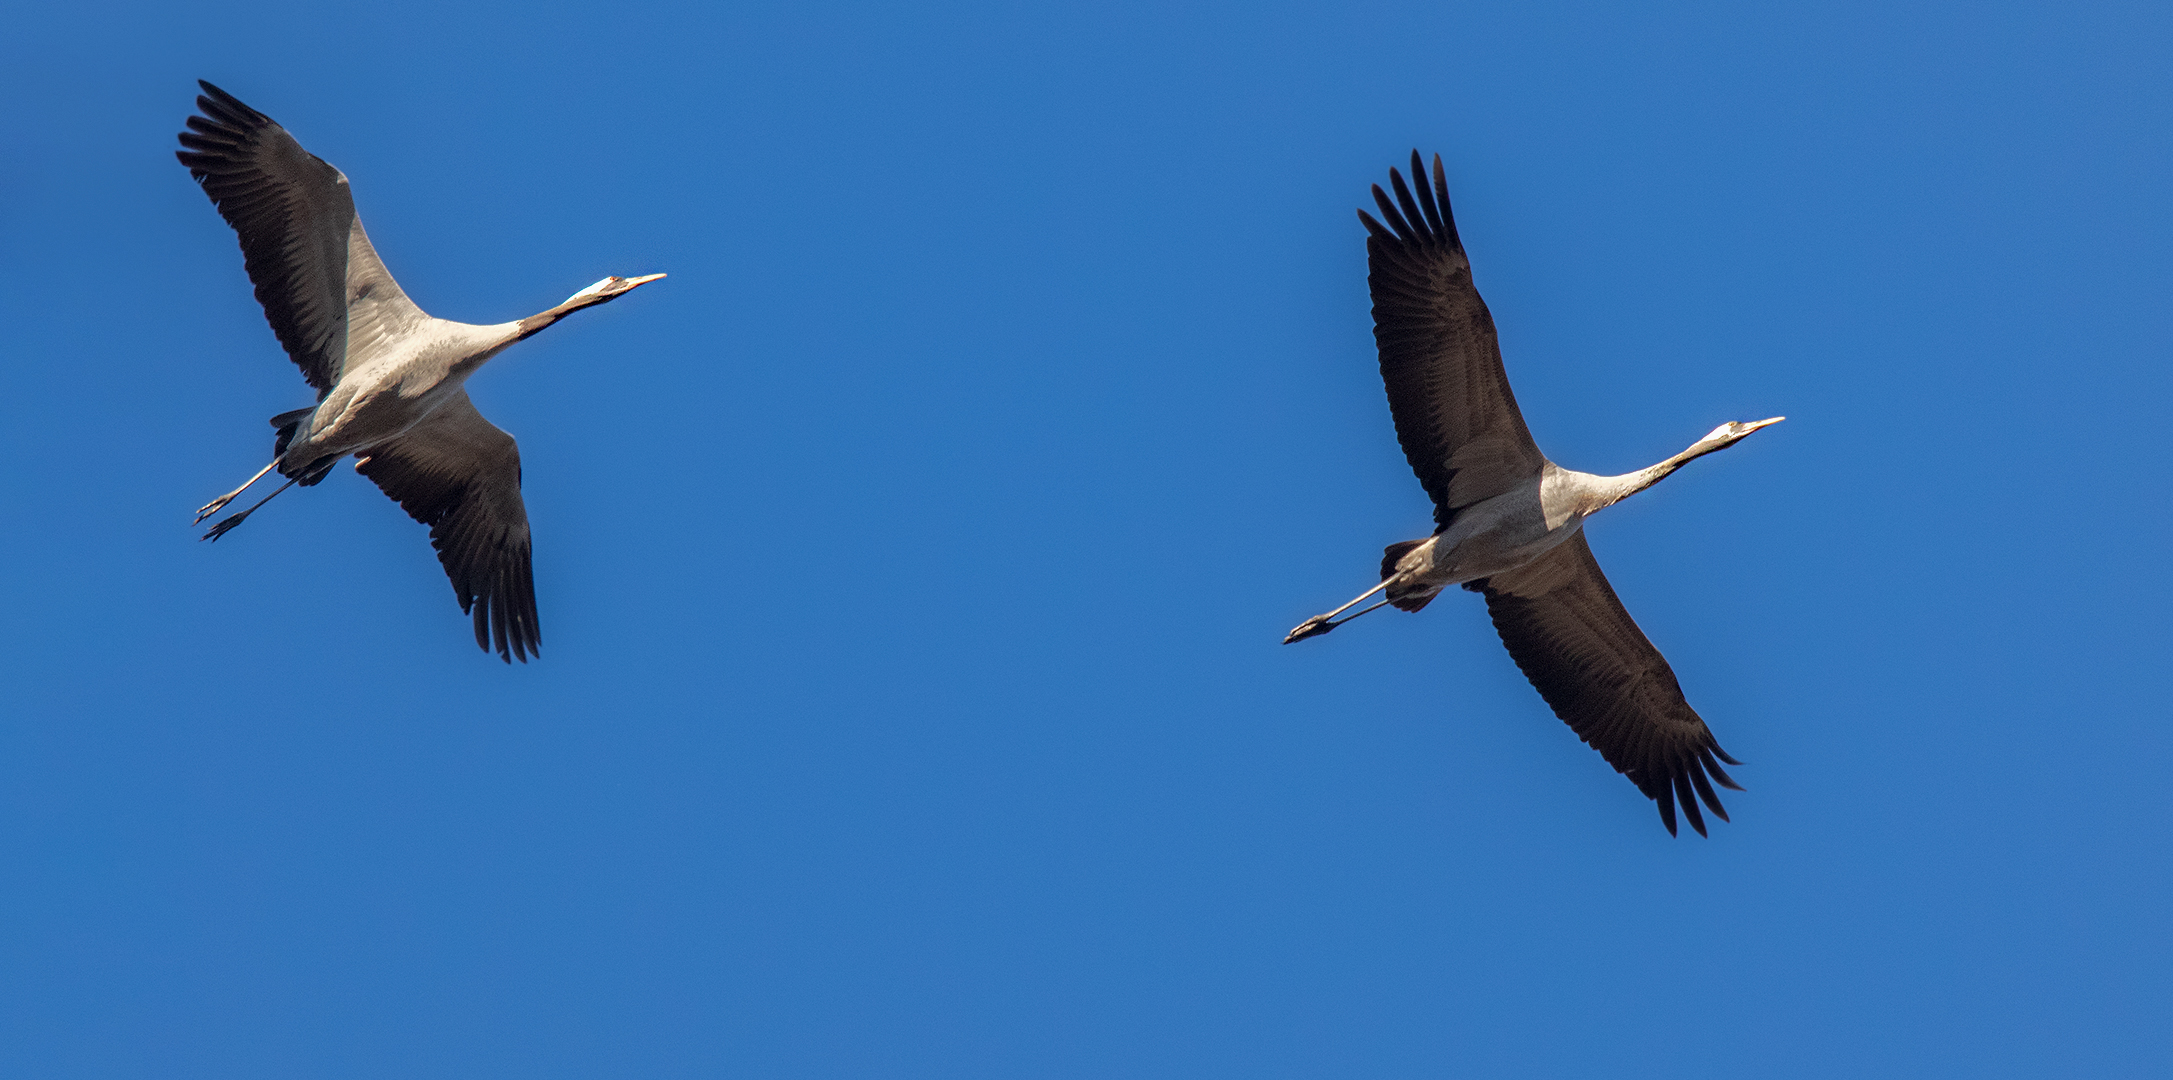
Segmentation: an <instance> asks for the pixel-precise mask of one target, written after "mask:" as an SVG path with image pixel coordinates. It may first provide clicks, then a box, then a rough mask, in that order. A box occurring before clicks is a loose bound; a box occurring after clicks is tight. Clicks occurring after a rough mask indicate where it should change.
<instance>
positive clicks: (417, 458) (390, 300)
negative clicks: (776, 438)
mask: <svg viewBox="0 0 2173 1080" xmlns="http://www.w3.org/2000/svg"><path fill="white" fill-rule="evenodd" d="M197 85H199V86H201V87H203V90H204V92H203V94H201V95H199V96H198V97H197V99H196V107H197V109H198V111H199V112H200V113H201V114H202V115H198V116H191V117H189V118H188V130H187V131H184V132H182V133H181V146H182V149H181V150H180V151H179V152H177V153H176V155H175V156H176V157H178V158H180V159H181V164H183V165H185V166H187V167H188V170H189V175H191V176H193V177H195V178H196V181H197V183H199V184H201V185H202V186H203V189H204V194H206V195H209V196H210V197H211V201H212V204H213V205H215V206H217V207H218V210H219V215H220V216H221V217H223V218H225V219H226V223H227V224H228V225H231V226H233V228H234V231H235V233H237V234H239V236H240V239H241V252H242V262H243V265H244V266H245V267H246V268H247V269H248V271H249V280H250V282H251V283H253V284H254V285H255V286H256V296H257V302H258V303H260V304H262V305H263V306H264V317H265V319H266V320H268V321H269V322H270V323H271V324H272V333H274V334H275V335H277V336H278V338H279V344H280V345H282V346H284V347H285V348H286V350H287V355H288V357H290V358H291V359H293V361H294V362H295V364H296V365H297V366H299V367H300V368H301V369H302V378H304V379H306V380H308V382H309V385H310V387H311V388H313V389H315V390H316V391H317V404H315V405H313V406H311V407H309V408H306V409H296V410H294V411H292V412H285V413H281V414H279V415H278V416H275V417H272V427H273V428H274V429H276V430H277V432H278V434H277V437H276V438H275V440H274V442H273V446H272V461H271V464H269V465H266V466H264V468H262V469H259V470H258V471H257V474H256V475H255V476H252V477H250V478H249V480H248V482H247V483H244V484H242V485H241V486H240V487H238V488H235V489H234V490H232V491H230V492H227V493H226V494H224V495H221V496H219V497H218V498H216V499H213V500H211V502H209V503H206V504H205V505H204V507H203V508H202V509H201V510H199V511H197V514H196V520H197V521H198V522H199V523H200V522H202V521H203V520H204V519H205V518H207V517H210V516H211V515H213V514H215V513H218V512H219V510H220V509H222V508H223V507H225V506H226V504H228V503H230V502H232V501H234V499H235V498H236V497H237V496H239V495H240V494H241V493H242V492H244V491H247V490H248V489H249V487H250V485H252V484H255V483H256V482H257V481H258V480H261V479H263V478H264V476H265V474H267V473H270V472H272V471H273V470H275V469H276V470H278V472H279V474H280V475H281V476H284V477H285V478H286V481H287V482H286V483H284V484H281V485H280V486H279V488H278V489H277V490H274V491H273V492H272V493H271V494H270V495H266V496H264V497H263V498H262V499H259V500H257V502H256V503H255V504H254V505H252V506H250V507H249V508H248V509H246V510H243V511H241V512H239V513H236V514H233V515H231V516H229V517H227V518H226V519H224V520H222V521H220V522H218V523H217V524H215V525H213V526H212V528H211V531H209V532H207V533H205V534H204V537H203V538H204V539H206V540H217V539H218V538H219V537H221V536H224V535H226V534H227V533H229V532H231V531H233V529H234V528H235V527H236V526H238V525H240V524H241V523H242V522H244V521H246V520H248V518H249V515H251V514H253V513H256V512H257V510H258V509H260V508H262V507H263V505H264V504H265V503H268V502H270V501H271V500H272V498H273V497H274V496H276V495H278V494H279V493H280V492H282V491H285V490H287V489H288V488H290V487H293V486H294V485H296V484H300V485H302V486H303V487H310V486H313V485H315V484H317V483H319V482H320V481H322V480H323V479H324V478H325V474H326V473H329V472H330V471H331V470H332V466H333V465H335V464H337V463H338V462H339V460H340V459H341V458H343V457H346V456H347V455H349V454H353V455H355V458H356V461H355V471H356V472H359V473H361V474H362V475H364V476H367V477H369V478H370V479H371V480H373V481H375V482H376V483H377V486H378V487H379V488H380V489H381V490H383V491H384V493H385V494H387V495H389V496H391V497H392V499H393V501H395V502H397V503H399V504H400V506H401V508H402V509H404V510H406V511H407V512H408V514H409V515H410V516H412V517H413V518H414V519H415V520H417V521H420V522H422V523H423V524H424V525H427V526H429V527H430V544H431V546H432V547H434V548H436V549H437V552H438V561H439V562H441V563H442V564H444V566H445V573H446V576H447V577H449V578H451V579H452V583H453V594H454V596H456V597H457V598H458V599H459V600H460V610H461V611H463V612H467V613H470V614H472V616H473V617H474V620H475V641H476V644H477V645H480V646H482V648H483V650H484V651H485V652H488V651H490V650H491V648H492V646H493V645H495V646H496V647H497V651H498V655H499V656H500V657H501V658H503V659H504V660H505V661H506V663H509V664H510V663H512V662H513V658H514V657H519V658H520V660H521V662H522V663H526V662H527V661H528V657H529V656H530V655H532V654H536V653H537V652H538V650H539V647H540V646H541V645H542V644H543V633H542V630H541V628H540V627H539V626H538V625H537V622H536V587H535V579H534V574H533V572H532V570H531V565H530V543H529V536H528V511H527V509H526V507H524V506H523V505H522V503H521V455H520V449H519V448H518V447H517V446H515V445H514V442H513V436H511V435H508V434H506V433H505V432H503V431H500V430H499V429H498V428H497V427H495V426H494V425H492V424H491V422H490V421H488V420H485V419H483V414H482V413H479V412H477V411H476V410H475V404H474V403H473V402H471V401H469V400H468V392H467V390H466V389H465V385H464V384H465V383H466V382H467V381H468V376H470V375H473V374H475V371H476V369H477V368H480V367H482V366H483V362H484V361H486V360H489V359H490V358H491V357H493V356H496V355H498V354H499V353H500V352H503V351H504V350H505V348H506V347H507V346H509V345H511V344H513V343H514V342H516V341H519V340H521V339H522V338H526V337H530V336H532V335H534V334H536V333H538V332H540V331H542V330H543V329H544V328H545V327H548V326H550V325H551V324H553V323H556V322H557V321H558V320H560V319H563V318H565V317H566V316H567V315H570V314H572V313H573V312H576V311H579V310H581V309H582V308H586V307H595V306H596V305H598V304H604V303H609V302H610V301H613V300H616V299H618V298H619V297H621V296H624V295H626V294H627V293H628V292H631V291H632V290H633V289H635V288H637V287H639V286H641V285H644V284H646V283H648V282H651V281H655V280H656V279H658V278H660V277H663V276H664V275H662V274H648V275H644V276H642V277H631V278H624V277H607V278H605V279H603V280H602V281H599V282H597V283H596V284H594V285H591V286H589V287H588V288H586V289H583V290H581V291H580V292H577V293H575V294H573V295H572V296H569V297H567V298H566V301H565V302H564V303H562V304H559V305H558V306H556V307H553V308H550V309H548V310H546V311H542V312H539V313H537V314H535V315H531V316H529V317H527V318H525V319H521V320H519V321H517V322H508V323H497V324H495V325H491V326H475V325H471V324H469V323H459V322H452V321H450V320H447V319H437V318H432V317H431V316H429V315H426V314H424V313H423V311H422V309H421V308H418V307H416V306H415V303H414V302H413V301H411V300H409V299H408V298H407V294H406V293H404V292H402V291H400V286H399V283H398V282H395V281H394V280H393V279H392V275H391V274H390V273H389V272H387V271H386V270H385V264H384V263H383V262H381V261H379V260H378V257H377V252H376V250H375V249H373V248H371V247H370V238H369V237H368V236H367V235H365V234H364V233H363V231H362V220H361V219H360V218H358V217H356V216H355V200H354V196H353V195H352V194H351V193H350V192H349V191H348V187H347V177H346V176H344V175H342V174H341V173H340V171H339V170H338V169H335V168H333V167H332V166H331V165H328V164H326V163H325V162H324V160H323V159H321V158H319V157H317V156H316V155H314V154H311V153H310V152H309V151H307V150H304V149H302V144H300V143H298V142H296V141H295V140H294V136H292V135H289V134H287V131H286V129H285V128H282V127H280V126H279V125H278V124H275V123H273V122H272V120H271V118H270V117H267V116H265V115H264V114H263V113H260V112H258V111H256V110H255V109H252V108H250V107H249V106H247V105H244V104H242V103H241V101H240V100H239V99H237V98H235V97H234V95H232V94H229V93H227V92H226V91H224V90H221V89H219V88H218V87H216V86H213V85H211V84H210V83H208V82H203V81H201V80H199V81H198V83H197Z"/></svg>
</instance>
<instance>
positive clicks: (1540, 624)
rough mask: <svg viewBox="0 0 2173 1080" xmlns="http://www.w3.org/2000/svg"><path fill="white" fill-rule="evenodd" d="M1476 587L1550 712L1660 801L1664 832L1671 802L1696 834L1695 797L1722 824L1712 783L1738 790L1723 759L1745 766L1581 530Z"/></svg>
mask: <svg viewBox="0 0 2173 1080" xmlns="http://www.w3.org/2000/svg"><path fill="white" fill-rule="evenodd" d="M1473 585H1474V586H1476V587H1477V588H1478V589H1479V591H1482V592H1484V593H1485V594H1486V609H1487V613H1488V614H1489V615H1491V616H1492V617H1493V619H1494V628H1495V629H1496V630H1497V631H1499V632H1500V633H1501V639H1502V644H1504V645H1507V646H1508V647H1509V655H1510V656H1511V657H1513V658H1515V660H1516V662H1517V667H1519V668H1521V669H1523V671H1524V675H1525V677H1526V678H1528V679H1530V680H1531V681H1532V685H1533V686H1534V687H1536V688H1538V690H1539V695H1540V696H1541V697H1543V698H1545V699H1546V701H1547V704H1548V705H1549V706H1550V707H1552V708H1553V709H1554V714H1555V715H1556V716H1559V717H1561V718H1562V720H1563V721H1564V722H1565V723H1567V724H1569V726H1570V729H1571V730H1573V731H1575V732H1576V733H1577V737H1578V738H1580V739H1583V740H1584V741H1585V742H1586V743H1589V744H1590V745H1591V746H1592V748H1593V749H1595V750H1598V751H1599V752H1600V755H1601V756H1602V757H1604V758H1606V759H1607V763H1608V764H1610V765H1613V766H1614V767H1615V770H1616V771H1617V772H1620V773H1622V774H1623V775H1624V776H1627V777H1629V778H1630V781H1631V782H1632V783H1635V784H1636V785H1637V787H1638V790H1640V791H1642V792H1644V793H1645V794H1646V796H1647V797H1649V798H1651V799H1652V800H1653V801H1654V802H1655V803H1658V804H1659V807H1660V820H1661V821H1663V822H1664V823H1666V825H1667V831H1668V832H1669V833H1670V834H1673V833H1674V832H1675V807H1676V804H1677V803H1680V804H1681V805H1682V809H1683V814H1684V816H1685V817H1688V818H1689V819H1690V827H1691V828H1693V829H1696V830H1697V831H1698V835H1700V836H1703V835H1705V818H1704V816H1703V815H1702V814H1700V813H1699V812H1698V803H1699V801H1700V800H1703V802H1704V803H1705V805H1706V806H1707V807H1709V808H1711V809H1712V811H1713V813H1714V815H1715V816H1717V817H1719V818H1720V819H1721V820H1722V821H1726V820H1728V812H1727V811H1726V810H1725V809H1723V808H1722V807H1721V805H1720V799H1719V797H1718V796H1716V795H1715V794H1714V793H1713V783H1715V782H1717V783H1719V784H1720V785H1721V786H1722V787H1726V788H1730V789H1733V790H1736V791H1741V790H1742V789H1741V788H1740V787H1737V786H1736V783H1735V781H1734V779H1733V778H1731V777H1730V776H1729V775H1728V774H1727V772H1726V771H1725V770H1723V769H1722V768H1721V767H1720V763H1721V762H1727V763H1728V764H1730V765H1740V764H1742V763H1741V762H1739V761H1737V760H1735V759H1734V758H1732V757H1729V756H1728V754H1727V752H1726V751H1723V750H1722V749H1721V748H1720V743H1719V742H1718V741H1716V740H1715V739H1714V738H1713V733H1712V731H1711V730H1710V729H1709V728H1707V727H1706V726H1705V721H1704V720H1703V719H1701V718H1699V716H1698V714H1697V712H1696V711H1695V710H1693V709H1692V708H1691V707H1690V703H1689V702H1688V701H1687V700H1685V699H1684V698H1683V690H1682V686H1681V685H1680V684H1678V683H1677V682H1676V681H1675V672H1674V670H1673V669H1671V668H1669V667H1668V663H1667V659H1666V658H1665V657H1662V656H1661V655H1660V650H1658V649H1656V648H1653V645H1652V642H1651V641H1649V640H1647V639H1646V637H1645V635H1644V632H1643V631H1641V630H1639V629H1638V628H1637V624H1636V623H1635V622H1633V621H1631V619H1630V613H1629V612H1628V611H1626V610H1624V609H1623V606H1622V601H1621V600H1619V599H1617V598H1616V596H1615V590H1614V589H1613V588H1612V587H1610V586H1609V585H1608V584H1607V578H1606V576H1605V575H1604V574H1602V573H1600V564H1599V562H1598V561H1597V560H1595V559H1594V558H1593V557H1592V548H1591V546H1590V545H1588V544H1586V543H1585V538H1584V534H1583V533H1582V532H1579V533H1578V534H1577V535H1576V536H1574V537H1571V538H1570V539H1569V540H1567V541H1565V542H1563V543H1562V545H1561V546H1560V547H1557V548H1555V549H1554V550H1553V551H1550V552H1548V553H1547V554H1545V555H1542V556H1540V557H1539V558H1538V559H1535V560H1533V561H1532V562H1531V563H1529V564H1527V565H1525V566H1523V567H1520V568H1518V569H1516V570H1514V571H1512V572H1510V573H1507V574H1497V575H1495V576H1494V577H1492V578H1490V579H1488V580H1486V581H1483V582H1474V583H1473ZM1708 777H1710V778H1711V779H1710V780H1708ZM1693 793H1694V794H1693Z"/></svg>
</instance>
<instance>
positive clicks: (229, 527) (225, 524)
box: [197, 473, 302, 540]
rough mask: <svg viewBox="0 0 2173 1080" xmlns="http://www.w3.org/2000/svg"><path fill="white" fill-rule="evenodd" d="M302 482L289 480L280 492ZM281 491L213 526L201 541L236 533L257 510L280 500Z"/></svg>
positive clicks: (299, 478) (296, 478) (280, 486)
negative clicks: (236, 529)
mask: <svg viewBox="0 0 2173 1080" xmlns="http://www.w3.org/2000/svg"><path fill="white" fill-rule="evenodd" d="M257 475H258V476H262V475H264V474H263V473H258V474H257ZM301 480H302V478H301V477H299V476H297V477H294V478H293V479H291V480H288V481H287V482H286V483H284V484H281V485H279V491H285V490H287V489H288V488H290V487H293V486H294V485H296V484H298V483H300V482H301ZM255 482H256V481H254V480H252V481H250V483H252V484H253V483H255ZM242 486H243V487H247V486H249V485H248V484H244V485H242ZM279 491H274V492H272V493H271V494H269V495H266V496H264V497H263V498H261V499H258V500H257V504H256V505H255V506H252V507H250V508H249V509H247V510H244V511H242V512H241V513H239V514H235V515H234V516H233V517H230V518H227V519H226V520H224V521H221V522H220V523H218V524H217V525H213V526H212V527H211V531H210V532H207V533H205V534H204V535H203V536H202V537H199V539H203V540H217V539H218V538H220V537H222V536H225V535H226V534H227V533H230V532H233V531H234V527H235V526H237V525H240V524H241V523H242V522H244V521H247V520H249V515H251V514H254V513H256V512H257V510H258V509H260V508H262V507H263V505H264V504H265V503H268V502H270V501H272V500H273V499H276V498H278V497H279ZM236 494H239V493H238V492H237V493H236ZM227 497H228V498H232V497H233V496H231V495H230V496H227ZM197 520H198V521H202V520H203V519H202V518H198V519H197Z"/></svg>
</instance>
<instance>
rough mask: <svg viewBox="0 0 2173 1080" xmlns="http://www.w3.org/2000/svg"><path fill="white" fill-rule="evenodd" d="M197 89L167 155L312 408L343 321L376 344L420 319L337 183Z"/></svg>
mask: <svg viewBox="0 0 2173 1080" xmlns="http://www.w3.org/2000/svg"><path fill="white" fill-rule="evenodd" d="M199 85H201V86H202V87H203V89H204V93H203V94H202V95H201V96H199V97H198V98H197V99H196V107H197V109H199V110H200V111H201V112H202V114H203V115H201V116H191V117H189V118H188V126H189V130H187V131H184V132H182V133H181V145H182V147H183V149H182V150H180V151H178V152H177V153H176V154H175V155H174V156H175V157H177V158H179V159H180V160H181V164H183V165H185V166H187V167H188V170H189V174H190V175H191V176H194V177H195V178H196V180H197V182H198V183H200V184H202V185H203V188H204V194H206V195H208V196H210V197H211V201H212V203H213V205H215V206H217V207H218V209H219V215H220V216H221V217H223V218H225V219H226V222H227V224H228V225H231V226H233V228H234V232H235V234H236V235H237V236H238V237H239V238H240V240H241V250H242V261H243V264H244V266H245V267H246V268H247V269H248V271H249V280H250V282H251V283H253V284H254V285H255V286H256V295H257V302H258V303H260V304H262V305H263V306H264V317H265V319H266V321H268V322H270V323H271V325H272V332H273V333H274V334H276V335H278V337H279V344H280V345H281V346H283V347H284V348H285V349H286V350H287V355H288V356H289V357H291V358H293V360H294V363H295V365H296V366H298V367H300V368H301V369H302V377H303V378H304V379H307V380H308V381H309V385H310V386H311V387H314V388H315V389H316V391H317V397H318V400H320V401H321V400H323V399H324V396H325V394H326V393H328V392H330V390H331V389H332V387H333V385H334V384H336V383H337V382H339V379H340V373H341V372H342V371H343V370H344V368H345V366H346V361H347V356H348V346H349V333H350V323H351V322H355V323H357V326H356V328H358V329H365V330H367V332H368V333H369V334H370V335H372V339H373V340H377V339H380V338H382V337H383V336H386V335H389V334H391V333H393V332H396V331H397V330H399V329H402V328H404V327H406V326H409V325H412V324H413V323H414V322H416V321H420V320H421V319H423V318H425V316H424V315H423V313H422V311H421V310H420V309H418V308H416V307H415V305H414V304H413V303H412V302H411V301H409V300H408V298H407V295H406V294H405V293H403V292H401V291H400V286H399V285H398V283H396V282H394V281H393V280H392V275H391V274H389V273H387V272H386V270H385V266H384V263H382V262H380V261H379V260H378V258H377V253H376V251H375V250H373V249H372V248H371V247H370V242H369V238H368V237H367V236H365V235H364V233H363V231H362V223H361V222H360V221H359V220H357V219H356V217H355V202H354V197H353V195H352V194H351V193H350V191H349V190H348V186H347V177H345V176H343V175H341V173H340V171H339V170H338V169H335V168H333V167H332V166H331V165H329V164H326V163H325V161H324V160H323V159H321V158H319V157H317V156H316V155H314V154H311V153H310V152H309V151H307V150H304V149H302V145H301V144H300V143H298V142H296V141H295V140H294V136H292V135H289V134H287V131H286V129H285V128H282V127H280V126H279V125H278V124H276V123H273V122H272V120H271V118H270V117H268V116H265V115H264V114H263V113H260V112H258V111H256V110H255V109H252V108H250V107H249V106H247V105H244V104H242V102H241V101H240V100H239V99H237V98H235V97H234V96H233V95H232V94H229V93H227V92H226V91H224V90H221V89H219V88H218V87H216V86H213V85H211V84H210V83H208V82H205V83H199ZM351 310H352V315H351Z"/></svg>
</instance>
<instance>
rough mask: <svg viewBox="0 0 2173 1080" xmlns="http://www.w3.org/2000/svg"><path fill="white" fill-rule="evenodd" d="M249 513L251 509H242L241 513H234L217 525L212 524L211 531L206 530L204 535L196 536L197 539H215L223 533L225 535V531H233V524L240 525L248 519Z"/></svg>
mask: <svg viewBox="0 0 2173 1080" xmlns="http://www.w3.org/2000/svg"><path fill="white" fill-rule="evenodd" d="M250 513H251V511H249V510H244V511H242V512H241V513H239V514H236V515H234V516H233V517H230V518H227V519H226V520H225V521H222V522H220V523H218V524H217V525H213V526H212V527H211V531H210V532H207V533H205V534H204V535H202V536H200V537H198V538H197V539H199V540H217V539H218V538H220V537H222V536H225V535H226V534H227V533H230V532H233V531H234V527H235V526H237V525H240V524H241V523H242V522H244V521H247V520H249V515H250ZM198 520H202V519H198Z"/></svg>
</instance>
